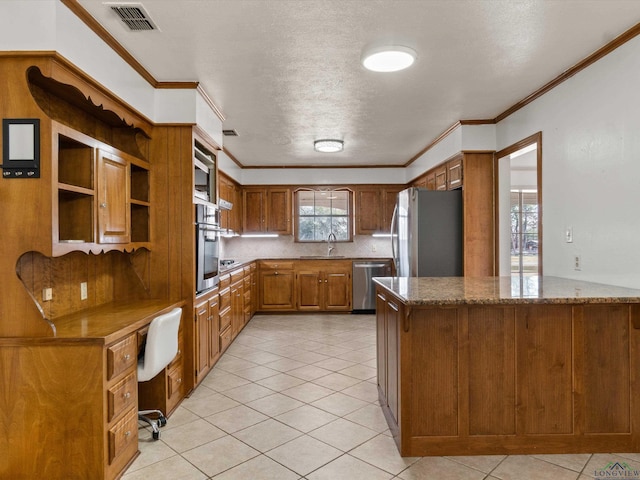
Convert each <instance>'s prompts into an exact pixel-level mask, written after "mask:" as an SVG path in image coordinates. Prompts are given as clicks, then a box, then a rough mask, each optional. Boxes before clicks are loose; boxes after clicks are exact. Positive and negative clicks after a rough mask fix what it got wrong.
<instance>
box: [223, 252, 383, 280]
mask: <svg viewBox="0 0 640 480" xmlns="http://www.w3.org/2000/svg"><path fill="white" fill-rule="evenodd" d="M260 260H269V261H274V260H280V261H296V262H299V261H305V260H333V261H335V260H346V261H354V262H357V261H363V260H366V261H391V259H390V258H389V257H348V256H340V255H331V256H329V255H327V256H323V255H306V256H305V255H303V256H298V257H257V258H235V259H234V262H233V263H231V264H229V265H222V264H221V265H220V274H221V275H224V274H225V273H227V272H230V271H232V270H234V269H236V268H239V267H243V266H245V265H248V264H250V263H252V262H257V261H260Z"/></svg>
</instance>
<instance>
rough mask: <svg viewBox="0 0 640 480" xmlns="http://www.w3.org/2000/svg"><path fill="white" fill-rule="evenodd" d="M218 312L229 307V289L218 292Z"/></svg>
mask: <svg viewBox="0 0 640 480" xmlns="http://www.w3.org/2000/svg"><path fill="white" fill-rule="evenodd" d="M219 302H220V311H222V310H224V309H225V308H227V307H229V306H230V305H231V289H229V288H227V289H226V290H223V291H221V292H220V300H219Z"/></svg>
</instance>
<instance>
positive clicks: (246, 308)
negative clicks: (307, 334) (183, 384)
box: [169, 262, 256, 386]
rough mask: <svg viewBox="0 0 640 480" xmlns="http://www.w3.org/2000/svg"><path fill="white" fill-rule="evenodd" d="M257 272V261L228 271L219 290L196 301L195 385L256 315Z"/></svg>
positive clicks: (214, 290)
mask: <svg viewBox="0 0 640 480" xmlns="http://www.w3.org/2000/svg"><path fill="white" fill-rule="evenodd" d="M255 271H256V266H255V262H254V263H252V264H250V265H245V266H243V267H239V268H237V269H235V270H231V271H227V272H225V273H223V274H222V275H220V278H219V283H218V286H217V287H216V288H214V289H213V290H211V291H209V292H207V293H205V294H203V295H201V296H199V297H198V298H197V299H196V301H195V306H194V316H193V319H194V328H193V331H194V343H193V348H194V360H195V382H194V385H196V386H197V385H198V384H199V383H200V382H202V380H203V379H204V378H205V377H206V375H207V373H209V371H210V370H211V368H213V366H214V365H215V364H216V362H217V361H218V360H219V358H220V355H222V354H223V353H224V351H225V350H226V349H227V347H228V346H229V345H230V344H231V342H232V341H233V339H234V338H235V337H236V336H237V335H238V333H240V331H241V330H242V329H243V328H244V326H245V325H246V324H247V323H248V322H249V320H250V319H251V316H252V315H253V313H254V312H255V309H254V308H252V305H253V298H254V297H255V295H256V289H255V288H253V284H252V281H253V282H255ZM169 371H171V369H170V368H169Z"/></svg>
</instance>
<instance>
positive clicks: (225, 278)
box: [218, 273, 231, 295]
mask: <svg viewBox="0 0 640 480" xmlns="http://www.w3.org/2000/svg"><path fill="white" fill-rule="evenodd" d="M229 285H231V275H230V274H228V273H225V274H224V275H220V279H219V284H218V288H219V289H220V290H224V289H225V288H227V287H228V286H229ZM220 294H221V295H222V292H220Z"/></svg>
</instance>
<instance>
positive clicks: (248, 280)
mask: <svg viewBox="0 0 640 480" xmlns="http://www.w3.org/2000/svg"><path fill="white" fill-rule="evenodd" d="M244 289H245V291H246V290H250V289H251V276H250V275H248V276H246V277H244Z"/></svg>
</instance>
